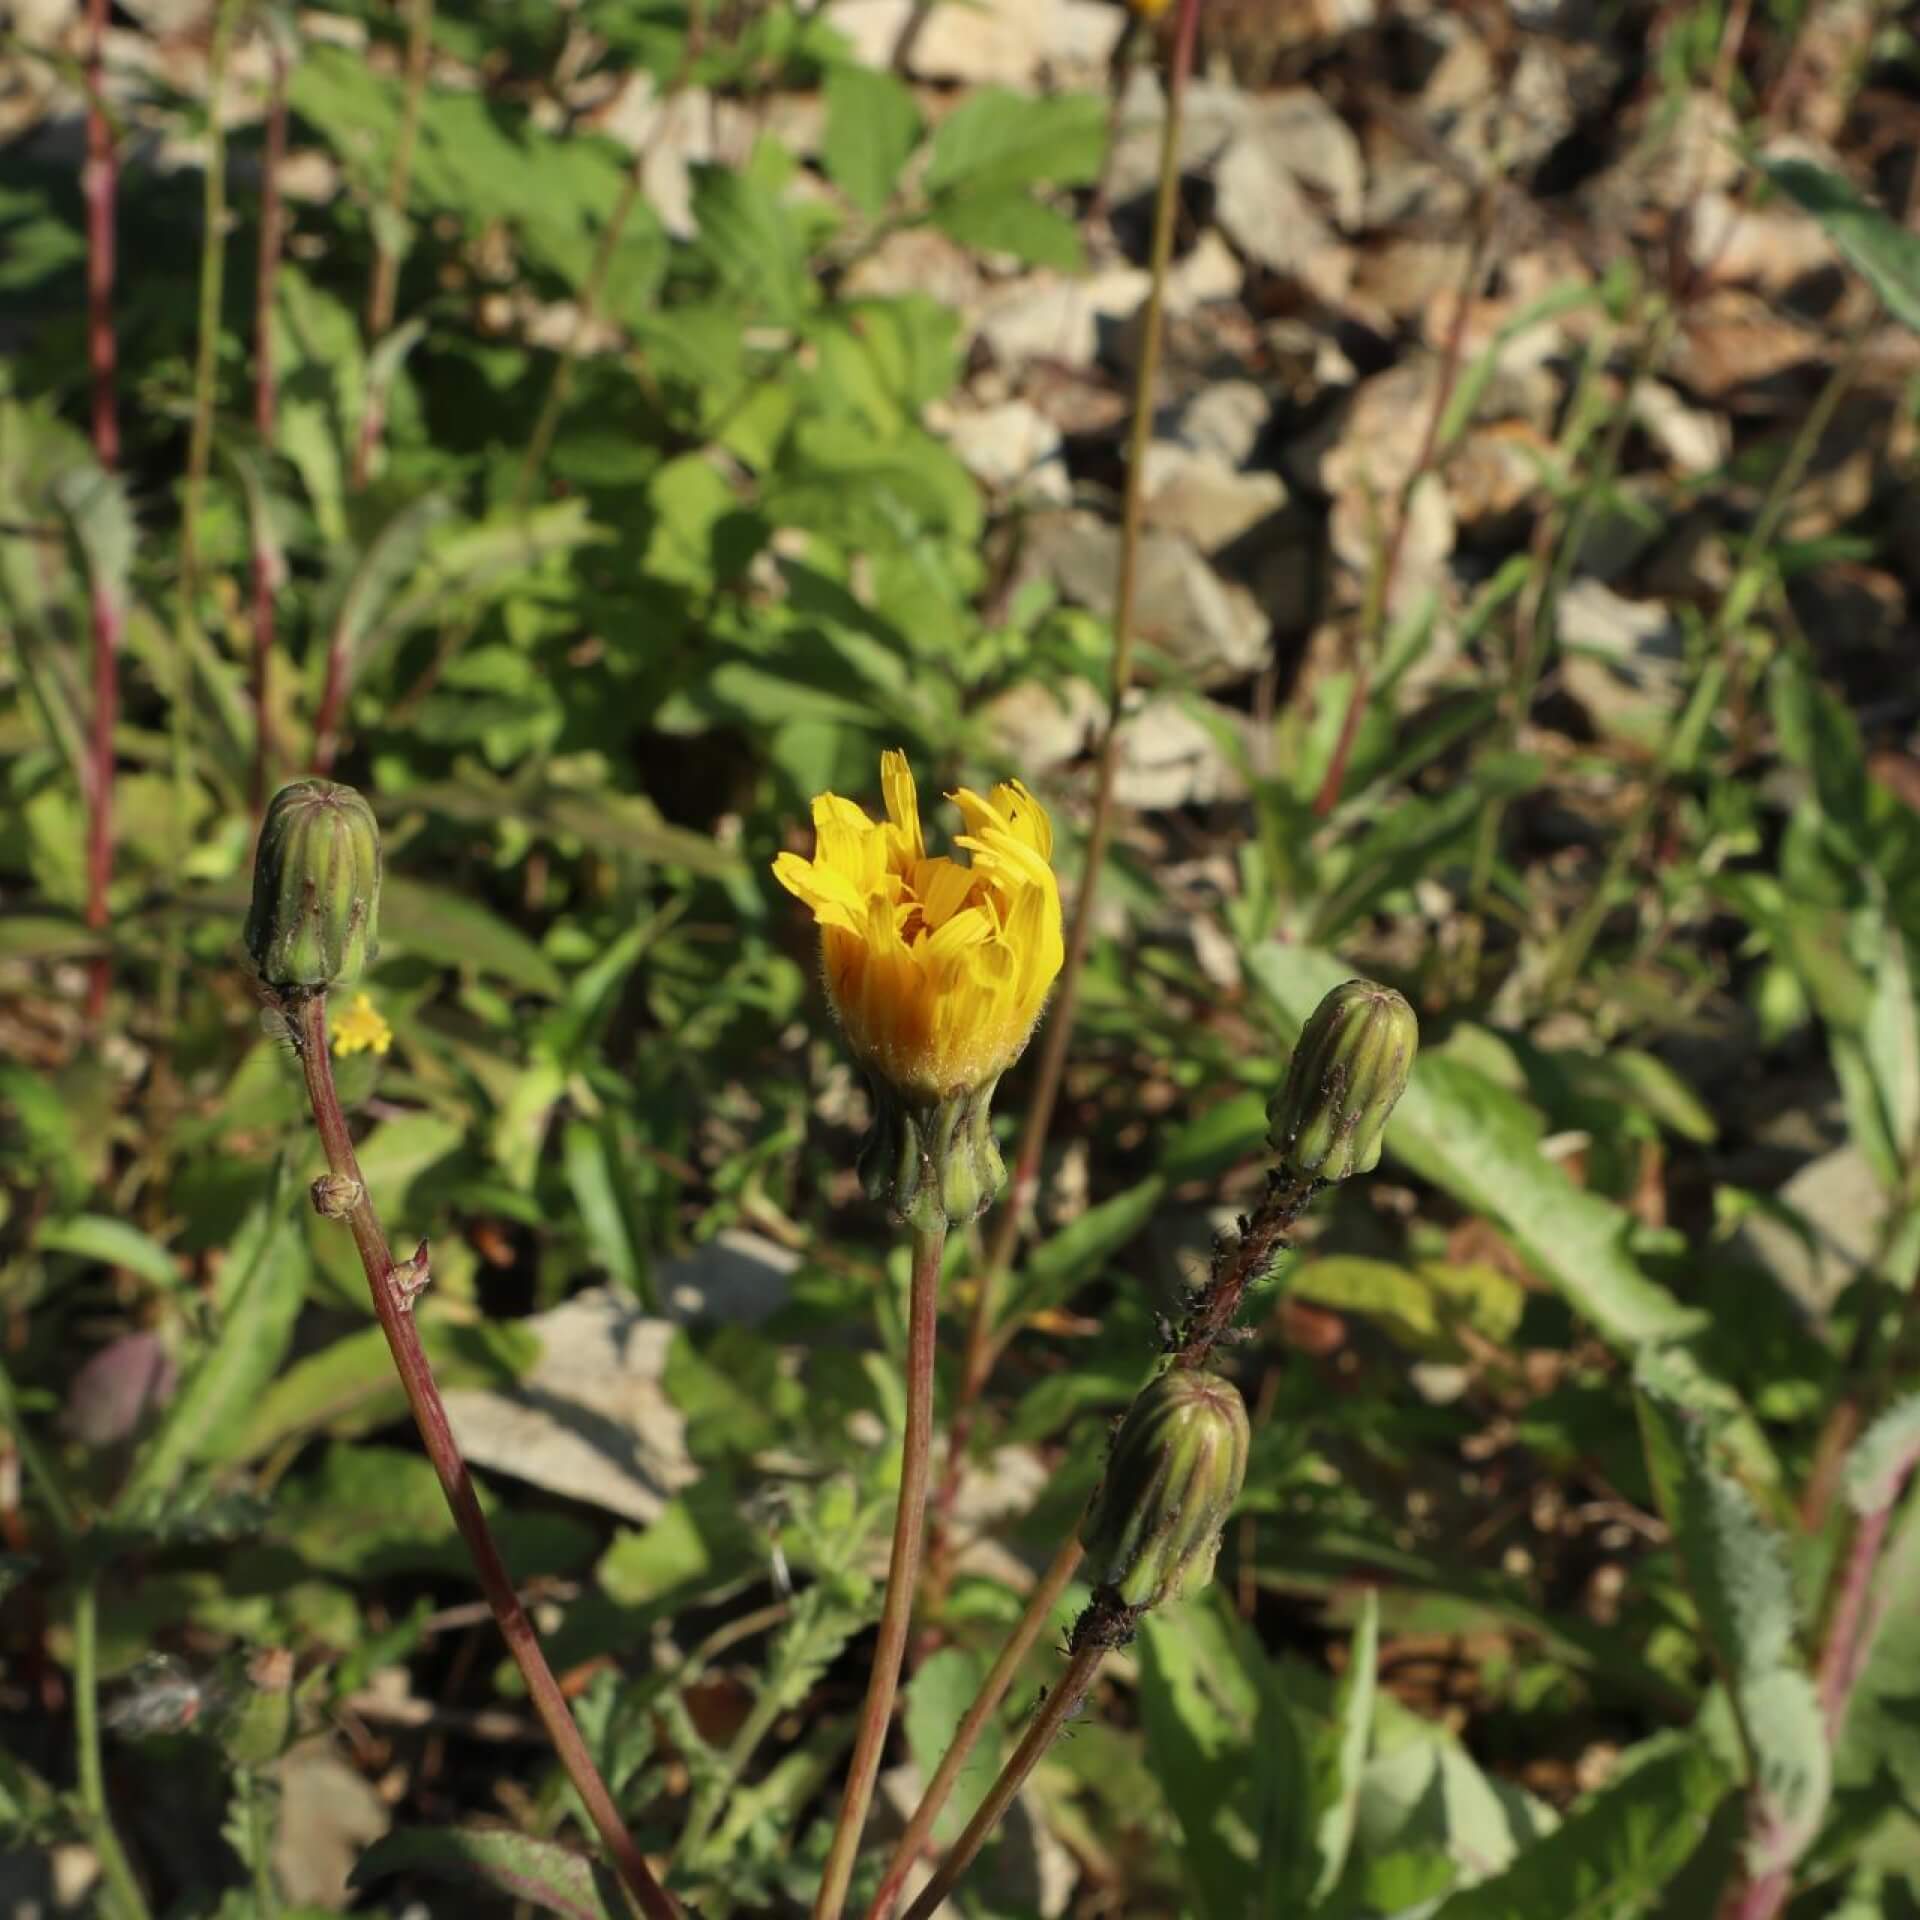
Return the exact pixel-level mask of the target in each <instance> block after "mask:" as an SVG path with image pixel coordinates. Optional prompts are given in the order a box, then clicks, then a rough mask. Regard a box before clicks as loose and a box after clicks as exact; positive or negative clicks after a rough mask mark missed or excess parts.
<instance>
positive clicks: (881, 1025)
mask: <svg viewBox="0 0 1920 1920" xmlns="http://www.w3.org/2000/svg"><path fill="white" fill-rule="evenodd" d="M880 785H881V790H882V792H883V793H884V794H885V796H886V802H887V817H886V820H885V822H884V824H876V823H875V822H874V821H872V820H870V819H868V817H867V815H866V813H865V812H864V811H863V810H862V809H861V808H859V807H857V806H855V805H854V803H853V802H852V801H851V800H843V799H841V797H840V796H839V795H838V794H837V793H823V794H820V795H819V796H818V797H817V798H816V799H815V800H814V803H813V826H814V833H815V836H816V839H815V845H814V852H813V858H812V859H811V860H802V859H801V858H800V856H799V855H798V854H794V853H783V854H782V855H781V856H780V857H779V859H777V860H776V861H775V862H774V863H773V871H774V876H775V878H776V879H778V880H779V882H780V884H781V885H782V886H783V887H785V888H786V889H787V891H788V892H789V893H792V894H796V895H798V897H799V898H800V899H802V900H804V901H805V902H806V903H807V905H808V906H809V907H811V908H812V909H813V917H814V918H815V919H816V920H817V921H819V923H820V948H821V955H822V958H823V959H824V961H825V963H826V976H827V992H828V995H829V996H830V997H831V999H832V1001H833V1005H834V1011H835V1012H836V1013H838V1014H839V1016H840V1023H841V1025H842V1026H844V1027H845V1028H846V1031H847V1040H848V1044H849V1045H850V1046H851V1047H852V1048H853V1051H854V1053H855V1054H856V1055H857V1056H858V1057H859V1059H860V1061H861V1063H862V1064H863V1065H865V1066H867V1067H869V1068H871V1069H872V1070H873V1071H874V1072H875V1073H876V1074H878V1075H879V1076H880V1077H881V1079H883V1080H885V1081H886V1082H888V1083H889V1084H890V1085H892V1086H894V1087H896V1088H898V1089H899V1090H900V1091H901V1092H902V1093H903V1094H906V1095H908V1096H909V1097H911V1098H915V1099H923V1100H940V1099H945V1098H947V1097H949V1096H951V1095H953V1094H956V1093H959V1092H962V1091H964V1090H966V1089H969V1088H974V1087H979V1086H983V1085H985V1084H986V1083H987V1082H989V1081H992V1080H995V1079H998V1078H999V1076H1000V1075H1001V1074H1002V1073H1003V1072H1005V1070H1006V1069H1007V1068H1008V1067H1009V1066H1011V1065H1012V1064H1013V1062H1014V1061H1015V1060H1016V1059H1018V1058H1019V1056H1020V1052H1021V1049H1022V1048H1023V1047H1025V1046H1026V1044H1027V1040H1028V1037H1029V1036H1030V1035H1031V1034H1032V1032H1033V1028H1034V1022H1035V1021H1037V1020H1038V1019H1039V1017H1040V1009H1041V1007H1042V1005H1043V1004H1044V1003H1045V1001H1046V997H1047V989H1048V988H1049V987H1051V986H1052V985H1053V977H1054V975H1055V974H1057V973H1058V972H1059V971H1060V961H1061V956H1062V953H1063V947H1062V943H1061V938H1060V889H1059V886H1058V884H1057V883H1056V881H1055V880H1054V877H1053V868H1052V867H1051V866H1050V865H1048V861H1049V860H1050V859H1051V857H1052V854H1053V823H1052V822H1051V821H1050V820H1049V819H1048V818H1047V814H1046V809H1045V808H1044V807H1042V806H1041V804H1040V803H1039V801H1037V800H1036V799H1035V798H1034V797H1033V795H1032V794H1030V793H1029V792H1028V791H1027V790H1026V788H1025V787H1023V786H1022V785H1021V784H1020V782H1019V781H1017V780H1010V781H1007V782H1006V783H1004V784H1003V785H1001V786H997V787H995V788H994V789H993V791H992V792H991V793H989V794H988V795H987V796H986V797H985V798H984V799H983V798H982V797H981V796H980V795H979V794H977V793H974V792H973V791H972V790H971V789H969V788H966V787H962V788H961V789H960V791H959V792H958V793H955V794H952V795H950V796H949V798H951V799H952V801H953V802H954V804H955V805H956V806H957V807H958V808H959V809H960V812H961V814H962V816H963V817H964V818H965V820H966V825H967V831H966V832H965V833H964V834H962V835H961V836H960V838H959V839H958V840H956V841H955V842H954V844H955V846H957V847H962V848H964V849H965V850H966V851H967V852H968V853H969V854H970V855H972V861H971V864H966V863H963V862H961V861H958V860H950V859H948V858H946V856H945V855H936V856H934V857H933V858H929V857H928V855H927V848H926V841H925V838H924V836H923V835H922V833H921V831H920V804H919V799H918V796H917V795H916V794H915V792H914V785H913V774H912V772H911V771H910V770H909V769H908V766H907V757H906V755H905V754H903V753H885V754H882V755H881V756H880Z"/></svg>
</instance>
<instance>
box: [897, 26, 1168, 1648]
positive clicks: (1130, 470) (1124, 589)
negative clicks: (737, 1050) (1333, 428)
mask: <svg viewBox="0 0 1920 1920" xmlns="http://www.w3.org/2000/svg"><path fill="white" fill-rule="evenodd" d="M1199 19H1200V0H1180V14H1179V19H1178V21H1177V22H1176V25H1175V29H1174V38H1173V52H1172V56H1171V59H1170V60H1169V63H1168V67H1167V111H1166V118H1165V122H1164V124H1163V126H1162V128H1161V137H1160V179H1159V187H1158V191H1157V193H1156V196H1155V200H1154V213H1153V249H1152V255H1151V260H1150V272H1151V280H1150V284H1149V287H1148V292H1147V308H1146V316H1145V325H1144V327H1143V330H1142V334H1141V340H1140V363H1139V366H1138V368H1137V369H1136V371H1135V377H1134V390H1133V421H1132V425H1131V428H1130V430H1129V434H1128V442H1127V477H1126V492H1125V496H1124V500H1123V505H1122V510H1121V519H1120V568H1119V577H1118V579H1117V580H1116V582H1115V586H1114V596H1113V664H1112V681H1111V686H1110V689H1109V692H1108V697H1107V722H1106V726H1105V729H1104V730H1103V731H1102V733H1101V736H1100V748H1099V757H1098V761H1097V764H1096V771H1095V781H1094V800H1093V818H1092V822H1091V824H1090V825H1089V827H1088V831H1087V844H1086V852H1085V857H1084V859H1083V860H1082V863H1081V868H1080V888H1079V891H1078V893H1077V894H1076V895H1075V897H1074V903H1073V916H1072V919H1071V920H1070V921H1069V922H1068V925H1067V938H1066V953H1065V956H1064V957H1063V959H1062V961H1061V966H1060V978H1059V980H1058V982H1057V983H1056V985H1055V987H1054V992H1053V1005H1052V1008H1051V1012H1050V1017H1049V1019H1048V1021H1047V1027H1046V1031H1045V1032H1044V1033H1043V1034H1042V1035H1041V1037H1040V1047H1039V1059H1038V1065H1037V1066H1036V1068H1035V1070H1034V1078H1033V1089H1032V1092H1031V1093H1030V1094H1029V1095H1028V1098H1027V1111H1026V1115H1025V1118H1024V1119H1023V1120H1022V1122H1021V1126H1020V1144H1019V1147H1018V1148H1017V1150H1016V1151H1015V1154H1014V1160H1013V1175H1012V1178H1011V1180H1010V1181H1009V1183H1008V1192H1007V1197H1006V1201H1005V1203H1004V1204H1003V1206H1002V1208H1001V1211H1000V1217H999V1219H998V1220H997V1221H996V1222H995V1225H994V1232H993V1238H992V1240H991V1241H990V1243H989V1245H988V1251H987V1255H986V1259H985V1260H984V1262H983V1263H982V1266H981V1271H980V1276H979V1281H978V1287H977V1292H976V1295H975V1299H974V1307H973V1315H972V1318H971V1319H970V1321H969V1322H968V1325H967V1344H966V1354H965V1358H964V1359H963V1360H962V1362H961V1368H960V1380H959V1384H958V1387H957V1389H956V1391H955V1395H954V1404H953V1418H952V1424H951V1426H950V1428H949V1430H948V1443H947V1459H946V1464H945V1467H944V1468H943V1469H942V1473H941V1480H940V1486H939V1490H938V1492H937V1493H936V1494H935V1496H934V1514H933V1539H932V1545H931V1547H930V1548H929V1551H928V1572H929V1578H928V1583H927V1597H928V1607H929V1612H936V1611H937V1610H938V1607H939V1604H940V1601H941V1599H942V1597H943V1596H944V1593H945V1589H946V1582H947V1577H948V1573H949V1571H950V1559H951V1556H950V1554H949V1553H948V1551H947V1540H948V1535H949V1533H950V1531H951V1520H952V1514H953V1508H954V1503H955V1501H956V1500H957V1499H958V1497H959V1489H960V1478H961V1475H962V1474H963V1473H964V1472H965V1470H966V1459H967V1453H968V1450H969V1448H970V1446H971V1445H972V1440H973V1428H974V1421H975V1417H976V1410H977V1407H978V1403H979V1399H980V1396H981V1394H982V1393H983V1392H984V1391H985V1390H986V1384H987V1379H988V1376H989V1375H990V1374H991V1372H992V1370H993V1357H994V1355H993V1330H994V1328H993V1313H994V1297H995V1295H996V1293H997V1292H998V1290H999V1284H1000V1281H1001V1279H1002V1277H1003V1276H1004V1275H1005V1274H1006V1272H1007V1271H1008V1269H1009V1268H1010V1267H1011V1266H1012V1264H1013V1255H1014V1249H1015V1248H1016V1247H1017V1245H1018V1244H1019V1239H1020V1232H1021V1227H1022V1225H1023V1223H1024V1221H1025V1219H1026V1217H1027V1214H1028V1212H1029V1211H1030V1209H1031V1208H1032V1205H1033V1197H1034V1191H1035V1188H1036V1187H1037V1186H1038V1184H1039V1174H1040V1156H1041V1154H1042V1152H1043V1151H1044V1150H1045V1147H1046V1143H1047V1130H1048V1128H1049V1127H1051V1126H1052V1124H1053V1109H1054V1107H1055V1105H1056V1103H1057V1102H1058V1100H1059V1097H1060V1080H1061V1076H1062V1074H1063V1073H1064V1072H1065V1070H1066V1062H1067V1048H1068V1046H1069V1045H1070V1044H1071V1042H1072V1039H1073V1008H1074V999H1075V996H1076V993H1077V991H1078V988H1079V983H1080V973H1081V970H1082V968H1083V967H1084V966H1085V965H1086V960H1087V948H1088V946H1089V944H1090V943H1091V940H1092V935H1093V911H1094V903H1095V899H1096V896H1097V895H1098V892H1099V884H1100V870H1101V868H1102V867H1103V866H1104V865H1105V864H1106V858H1107V846H1108V843H1109V842H1110V841H1111V839H1112V837H1113V814H1114V786H1115V782H1116V779H1117V776H1118V774H1119V768H1120V726H1121V721H1122V719H1123V718H1124V716H1125V711H1126V703H1127V694H1128V692H1129V690H1130V689H1131V688H1132V685H1133V638H1134V635H1133V603H1134V588H1135V583H1136V581H1137V579H1138V576H1139V566H1140V547H1141V541H1142V535H1143V531H1144V526H1145V516H1146V467H1147V450H1148V448H1149V447H1150V446H1151V445H1152V443H1153V399H1154V388H1155V385H1156V382H1157V380H1158V377H1159V371H1160V342H1161V337H1162V334H1163V332H1164V316H1165V309H1166V292H1167V268H1168V264H1169V262H1170V261H1171V260H1172V257H1173V229H1174V222H1175V219H1176V218H1177V216H1178V213H1179V200H1180V196H1179V186H1180V125H1181V119H1182V116H1183V115H1184V113H1185V109H1186V99H1187V80H1188V77H1189V75H1190V74H1191V73H1192V71H1193V46H1194V38H1195V35H1196V34H1197V32H1198V29H1199Z"/></svg>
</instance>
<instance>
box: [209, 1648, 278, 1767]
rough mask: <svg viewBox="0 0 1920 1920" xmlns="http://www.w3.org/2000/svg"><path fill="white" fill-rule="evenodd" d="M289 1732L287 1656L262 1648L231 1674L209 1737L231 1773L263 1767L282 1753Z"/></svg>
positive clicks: (272, 1649) (276, 1649)
mask: <svg viewBox="0 0 1920 1920" xmlns="http://www.w3.org/2000/svg"><path fill="white" fill-rule="evenodd" d="M293 1730H294V1728H293V1655H292V1654H291V1653H289V1652H288V1651H287V1650H286V1648H284V1647H264V1648H262V1649H261V1650H260V1651H259V1652H258V1653H255V1654H253V1655H252V1656H251V1657H250V1658H249V1659H248V1660H247V1661H246V1662H245V1664H244V1665H243V1666H242V1667H241V1668H240V1670H239V1671H238V1672H237V1673H236V1674H235V1676H234V1686H233V1693H232V1697H231V1698H230V1699H229V1700H228V1701H227V1702H226V1704H225V1706H224V1707H223V1709H222V1710H221V1712H220V1713H219V1714H217V1715H216V1716H215V1719H214V1723H213V1731H214V1734H215V1736H216V1738H218V1740H219V1742H220V1744H221V1746H222V1747H223V1748H225V1750H226V1755H227V1758H228V1759H229V1760H230V1761H232V1762H233V1764H234V1765H235V1766H236V1767H263V1766H265V1765H267V1763H268V1762H269V1761H272V1760H277V1759H279V1757H280V1755H281V1754H282V1753H284V1752H285V1751H286V1747H287V1743H288V1741H289V1740H291V1739H292V1737H293Z"/></svg>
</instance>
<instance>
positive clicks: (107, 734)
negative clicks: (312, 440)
mask: <svg viewBox="0 0 1920 1920" xmlns="http://www.w3.org/2000/svg"><path fill="white" fill-rule="evenodd" d="M106 36H107V0H87V56H86V86H87V157H86V162H85V187H86V202H87V364H88V366H89V368H90V369H91V371H92V375H93V452H94V457H95V458H96V459H97V460H98V461H99V462H100V464H101V466H102V467H103V468H105V469H106V470H107V471H108V472H109V473H110V472H112V471H113V469H114V468H115V467H116V466H117V465H118V464H119V461H120V416H119V410H118V407H117V406H116V403H115V399H114V364H115V360H116V358H117V352H116V345H115V340H114V331H113V263H114V198H115V187H116V184H117V173H116V159H115V155H114V147H113V127H112V124H111V122H110V121H109V120H108V118H107V102H106V95H105V92H104V90H103V89H104V85H105V76H104V65H105V49H106ZM89 614H90V618H91V623H92V627H93V716H92V717H93V726H92V732H91V734H90V737H89V740H88V750H87V785H88V792H87V809H88V811H87V925H88V926H90V927H92V928H94V929H95V930H96V931H99V932H102V933H104V931H105V929H106V925H107V887H108V884H109V882H110V881H111V880H112V878H113V729H114V723H115V721H116V720H117V719H118V717H119V712H120V629H121V617H120V606H119V602H118V601H117V600H116V599H115V597H114V594H113V590H112V588H111V587H110V586H109V585H108V584H107V583H106V582H105V581H104V580H102V579H100V578H99V577H98V575H97V570H96V577H95V578H94V580H93V583H92V586H91V589H90V592H89ZM112 977H113V962H112V960H111V958H110V957H109V955H108V954H107V953H106V952H105V950H104V949H103V950H102V951H101V952H100V953H98V954H96V955H95V956H94V958H93V964H92V966H91V968H90V969H89V971H88V976H87V1018H88V1019H89V1020H90V1021H98V1020H99V1019H100V1018H101V1016H102V1015H103V1014H104V1013H105V1012H106V1007H107V988H108V986H109V985H110V983H111V981H112Z"/></svg>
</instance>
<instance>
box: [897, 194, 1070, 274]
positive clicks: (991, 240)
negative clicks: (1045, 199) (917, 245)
mask: <svg viewBox="0 0 1920 1920" xmlns="http://www.w3.org/2000/svg"><path fill="white" fill-rule="evenodd" d="M932 220H933V224H934V225H935V226H936V227H938V228H939V229H940V231H941V232H942V233H944V234H945V235H946V236H947V237H948V238H949V239H950V240H957V241H959V243H960V244H961V245H962V246H963V247H972V248H974V249H976V250H977V251H979V252H981V253H1011V254H1014V255H1016V256H1017V257H1018V258H1019V259H1022V260H1024V261H1026V262H1027V263H1028V264H1029V265H1030V266H1035V267H1058V268H1059V269H1060V270H1061V271H1062V272H1063V273H1078V272H1079V271H1080V269H1081V268H1082V267H1084V266H1085V265H1086V250H1085V248H1083V247H1082V245H1081V244H1080V229H1079V228H1078V227H1077V226H1076V225H1075V224H1074V222H1073V221H1071V220H1069V219H1068V218H1067V216H1066V215H1065V214H1064V213H1061V212H1058V211H1057V210H1056V209H1054V208H1053V207H1049V206H1046V205H1044V204H1043V203H1042V202H1040V201H1038V200H1036V199H1035V198H1034V197H1033V196H1032V194H1030V193H1028V192H1027V190H1026V189H1025V188H1024V187H998V188H994V189H992V190H990V191H988V192H984V193H978V192H976V193H965V192H962V193H951V194H943V195H941V197H940V198H939V199H938V200H936V201H935V202H934V204H933V213H932Z"/></svg>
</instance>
